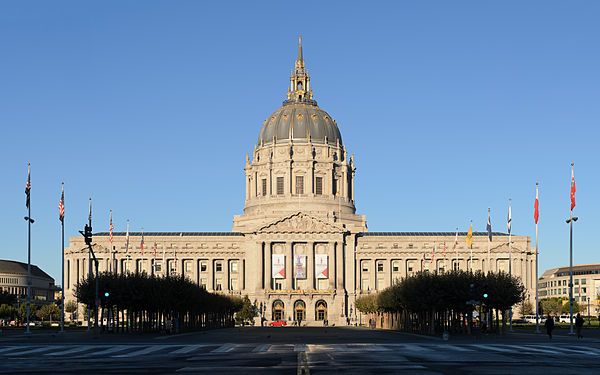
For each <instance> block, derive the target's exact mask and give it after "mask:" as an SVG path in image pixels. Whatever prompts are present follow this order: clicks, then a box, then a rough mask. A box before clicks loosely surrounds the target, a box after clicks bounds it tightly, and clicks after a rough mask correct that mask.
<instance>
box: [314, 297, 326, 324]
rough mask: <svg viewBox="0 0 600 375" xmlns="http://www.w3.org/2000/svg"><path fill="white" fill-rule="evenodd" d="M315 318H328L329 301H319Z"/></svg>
mask: <svg viewBox="0 0 600 375" xmlns="http://www.w3.org/2000/svg"><path fill="white" fill-rule="evenodd" d="M315 315H316V316H315V319H316V320H327V303H326V302H325V301H318V302H317V304H316V305H315Z"/></svg>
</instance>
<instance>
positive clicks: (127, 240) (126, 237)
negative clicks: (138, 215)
mask: <svg viewBox="0 0 600 375" xmlns="http://www.w3.org/2000/svg"><path fill="white" fill-rule="evenodd" d="M125 253H126V254H127V257H129V220H127V234H126V235H125Z"/></svg>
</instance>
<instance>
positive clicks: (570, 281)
mask: <svg viewBox="0 0 600 375" xmlns="http://www.w3.org/2000/svg"><path fill="white" fill-rule="evenodd" d="M574 185H575V177H574V174H573V163H571V217H570V218H569V220H567V224H570V235H569V321H570V323H571V329H570V331H569V335H574V332H573V222H574V221H577V217H573V208H574V207H575V186H574ZM536 282H537V280H536Z"/></svg>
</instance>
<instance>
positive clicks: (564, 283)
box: [540, 279, 587, 288]
mask: <svg viewBox="0 0 600 375" xmlns="http://www.w3.org/2000/svg"><path fill="white" fill-rule="evenodd" d="M548 284H550V285H549V286H550V287H556V286H568V285H569V281H568V280H551V281H549V282H547V283H540V286H541V287H542V288H545V287H547V286H548ZM586 284H587V279H581V285H586ZM573 285H579V279H574V280H573Z"/></svg>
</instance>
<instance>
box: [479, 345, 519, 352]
mask: <svg viewBox="0 0 600 375" xmlns="http://www.w3.org/2000/svg"><path fill="white" fill-rule="evenodd" d="M470 346H473V347H475V348H478V349H484V350H491V351H495V352H502V353H514V352H515V350H514V349H508V348H499V347H497V346H492V345H484V344H471V345H470Z"/></svg>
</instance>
